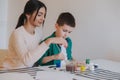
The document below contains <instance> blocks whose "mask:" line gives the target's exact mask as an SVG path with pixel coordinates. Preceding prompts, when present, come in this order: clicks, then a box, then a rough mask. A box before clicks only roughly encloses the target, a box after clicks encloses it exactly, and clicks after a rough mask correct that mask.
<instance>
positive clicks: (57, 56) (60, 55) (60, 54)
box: [54, 53, 65, 60]
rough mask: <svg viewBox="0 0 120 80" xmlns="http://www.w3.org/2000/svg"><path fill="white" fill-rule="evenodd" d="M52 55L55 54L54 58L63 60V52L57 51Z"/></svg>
mask: <svg viewBox="0 0 120 80" xmlns="http://www.w3.org/2000/svg"><path fill="white" fill-rule="evenodd" d="M54 56H55V60H64V59H65V56H64V55H63V53H59V54H56V55H54Z"/></svg>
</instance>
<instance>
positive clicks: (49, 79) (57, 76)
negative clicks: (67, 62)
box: [36, 71, 73, 80]
mask: <svg viewBox="0 0 120 80" xmlns="http://www.w3.org/2000/svg"><path fill="white" fill-rule="evenodd" d="M36 79H37V80H73V76H72V75H71V74H68V73H65V72H60V71H39V72H37V76H36Z"/></svg>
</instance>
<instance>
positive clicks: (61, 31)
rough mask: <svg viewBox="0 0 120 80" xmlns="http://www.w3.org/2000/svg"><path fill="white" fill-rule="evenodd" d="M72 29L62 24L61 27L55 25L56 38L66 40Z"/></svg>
mask: <svg viewBox="0 0 120 80" xmlns="http://www.w3.org/2000/svg"><path fill="white" fill-rule="evenodd" d="M73 29H74V28H73V27H71V26H69V25H66V24H64V25H63V26H59V25H58V24H56V36H57V37H63V38H67V37H68V36H69V34H70V33H71V32H72V31H73Z"/></svg>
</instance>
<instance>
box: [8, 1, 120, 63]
mask: <svg viewBox="0 0 120 80" xmlns="http://www.w3.org/2000/svg"><path fill="white" fill-rule="evenodd" d="M41 1H43V2H44V3H45V4H46V5H47V7H48V13H47V18H46V22H45V26H44V37H46V36H48V35H50V34H51V33H52V32H53V31H54V24H55V21H56V19H57V17H58V15H59V14H60V13H61V12H63V11H69V12H71V13H72V14H73V15H74V16H75V18H76V24H77V26H76V29H75V30H74V31H73V32H72V33H71V35H70V36H71V38H72V40H73V55H74V57H75V58H76V59H78V60H82V59H85V58H90V59H96V58H106V56H109V58H110V59H116V58H117V60H118V59H119V61H120V31H119V30H120V5H119V4H120V0H41ZM25 2H26V0H9V8H8V9H9V11H8V12H9V14H8V31H9V34H10V33H11V32H12V30H13V29H14V28H15V25H16V23H17V20H18V17H19V15H20V14H21V12H22V11H23V7H24V4H25ZM9 34H8V36H7V37H9ZM114 54H115V55H114ZM111 55H114V57H111Z"/></svg>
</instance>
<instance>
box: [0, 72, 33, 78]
mask: <svg viewBox="0 0 120 80" xmlns="http://www.w3.org/2000/svg"><path fill="white" fill-rule="evenodd" d="M0 80H34V79H33V78H32V76H30V75H29V74H28V73H17V72H12V73H2V74H0Z"/></svg>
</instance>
